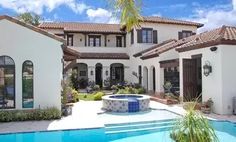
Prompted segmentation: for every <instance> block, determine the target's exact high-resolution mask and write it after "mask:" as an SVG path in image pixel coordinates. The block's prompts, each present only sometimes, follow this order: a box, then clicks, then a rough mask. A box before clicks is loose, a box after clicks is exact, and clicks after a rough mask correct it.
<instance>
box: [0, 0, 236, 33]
mask: <svg viewBox="0 0 236 142" xmlns="http://www.w3.org/2000/svg"><path fill="white" fill-rule="evenodd" d="M111 1H113V0H0V15H10V16H16V15H18V14H20V13H24V12H34V13H36V14H39V15H40V16H41V17H43V19H44V21H56V22H59V21H79V22H93V23H94V22H95V23H119V17H117V16H115V15H116V14H114V13H115V12H114V8H113V6H112V4H111V3H112V2H111ZM141 14H142V15H144V16H161V17H167V18H175V19H182V20H189V21H194V22H199V23H203V24H204V25H205V26H204V27H203V28H201V29H200V30H199V31H200V32H202V31H206V30H211V29H214V28H217V27H220V26H222V25H230V26H236V0H142V3H141Z"/></svg>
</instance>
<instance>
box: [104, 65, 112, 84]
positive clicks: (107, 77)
mask: <svg viewBox="0 0 236 142" xmlns="http://www.w3.org/2000/svg"><path fill="white" fill-rule="evenodd" d="M102 81H103V86H104V87H108V86H107V84H106V83H105V82H106V81H110V66H103V67H102Z"/></svg>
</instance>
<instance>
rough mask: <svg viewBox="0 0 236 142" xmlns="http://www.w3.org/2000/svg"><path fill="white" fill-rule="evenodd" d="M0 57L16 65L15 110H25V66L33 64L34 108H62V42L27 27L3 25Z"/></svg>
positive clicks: (2, 21) (2, 23) (3, 23)
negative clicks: (23, 66)
mask: <svg viewBox="0 0 236 142" xmlns="http://www.w3.org/2000/svg"><path fill="white" fill-rule="evenodd" d="M0 31H1V32H2V33H4V34H1V35H0V39H1V40H0V55H1V56H2V55H7V56H10V57H11V58H12V59H13V60H14V61H15V72H16V73H15V97H16V109H21V108H22V64H23V62H24V61H25V60H31V61H32V62H33V64H34V108H39V107H40V108H46V107H52V106H55V107H57V108H58V109H60V108H61V97H60V91H61V79H62V69H63V67H62V62H61V59H62V56H63V52H62V49H61V44H62V43H60V42H58V41H56V40H54V39H51V38H49V37H46V36H44V35H42V34H39V33H37V32H34V31H32V30H29V29H27V28H25V27H22V26H20V25H17V24H15V23H12V22H9V21H7V20H1V21H0Z"/></svg>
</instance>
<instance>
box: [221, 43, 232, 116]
mask: <svg viewBox="0 0 236 142" xmlns="http://www.w3.org/2000/svg"><path fill="white" fill-rule="evenodd" d="M218 49H220V51H221V53H222V54H221V64H220V65H221V69H222V84H221V85H222V103H223V104H222V105H223V106H222V109H223V110H222V113H223V114H232V112H233V106H232V99H233V97H236V87H235V84H236V74H235V73H236V66H235V64H234V61H235V60H236V56H235V53H236V46H235V45H221V46H218Z"/></svg>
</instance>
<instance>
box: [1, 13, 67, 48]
mask: <svg viewBox="0 0 236 142" xmlns="http://www.w3.org/2000/svg"><path fill="white" fill-rule="evenodd" d="M3 19H6V20H8V21H11V22H13V23H16V24H19V25H21V26H23V27H26V28H28V29H30V30H33V31H35V32H37V33H40V34H43V35H45V36H48V37H50V38H52V39H55V40H57V41H59V42H63V43H64V44H65V43H66V40H65V39H63V38H61V37H59V36H56V35H54V34H51V33H49V32H47V31H44V30H42V29H40V28H38V27H35V26H32V25H30V24H27V23H25V22H22V21H20V20H18V19H16V18H13V17H10V16H7V15H2V16H0V20H3Z"/></svg>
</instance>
